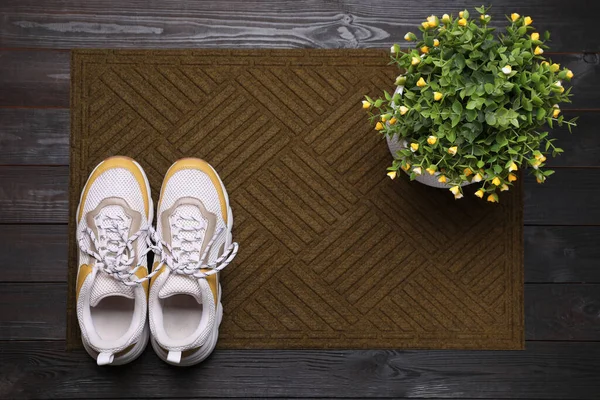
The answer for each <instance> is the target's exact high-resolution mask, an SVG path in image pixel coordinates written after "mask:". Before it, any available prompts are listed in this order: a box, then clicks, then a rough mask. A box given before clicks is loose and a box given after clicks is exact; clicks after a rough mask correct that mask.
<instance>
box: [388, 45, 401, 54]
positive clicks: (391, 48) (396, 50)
mask: <svg viewBox="0 0 600 400" xmlns="http://www.w3.org/2000/svg"><path fill="white" fill-rule="evenodd" d="M399 51H400V46H398V45H397V44H394V45H392V47H390V53H392V54H394V53H398V52H399Z"/></svg>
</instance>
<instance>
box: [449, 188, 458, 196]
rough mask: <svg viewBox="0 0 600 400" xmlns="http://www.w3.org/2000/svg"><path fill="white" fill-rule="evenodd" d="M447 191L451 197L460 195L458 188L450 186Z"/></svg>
mask: <svg viewBox="0 0 600 400" xmlns="http://www.w3.org/2000/svg"><path fill="white" fill-rule="evenodd" d="M449 190H450V191H451V192H452V194H453V195H455V196H456V195H457V194H459V193H460V186H452V187H451V188H450V189H449Z"/></svg>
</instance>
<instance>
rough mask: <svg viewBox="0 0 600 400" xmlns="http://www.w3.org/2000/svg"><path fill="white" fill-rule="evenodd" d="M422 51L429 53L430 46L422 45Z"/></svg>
mask: <svg viewBox="0 0 600 400" xmlns="http://www.w3.org/2000/svg"><path fill="white" fill-rule="evenodd" d="M421 53H423V54H427V53H429V47H427V46H423V47H421Z"/></svg>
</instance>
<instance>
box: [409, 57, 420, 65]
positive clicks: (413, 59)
mask: <svg viewBox="0 0 600 400" xmlns="http://www.w3.org/2000/svg"><path fill="white" fill-rule="evenodd" d="M420 62H421V57H413V58H412V59H411V60H410V63H411V64H412V65H419V63H420Z"/></svg>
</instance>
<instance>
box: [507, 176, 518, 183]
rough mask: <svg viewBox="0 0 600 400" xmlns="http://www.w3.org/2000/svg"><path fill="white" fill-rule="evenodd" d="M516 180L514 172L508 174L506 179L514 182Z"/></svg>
mask: <svg viewBox="0 0 600 400" xmlns="http://www.w3.org/2000/svg"><path fill="white" fill-rule="evenodd" d="M516 180H517V176H516V175H515V174H508V181H509V182H514V181H516Z"/></svg>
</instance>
